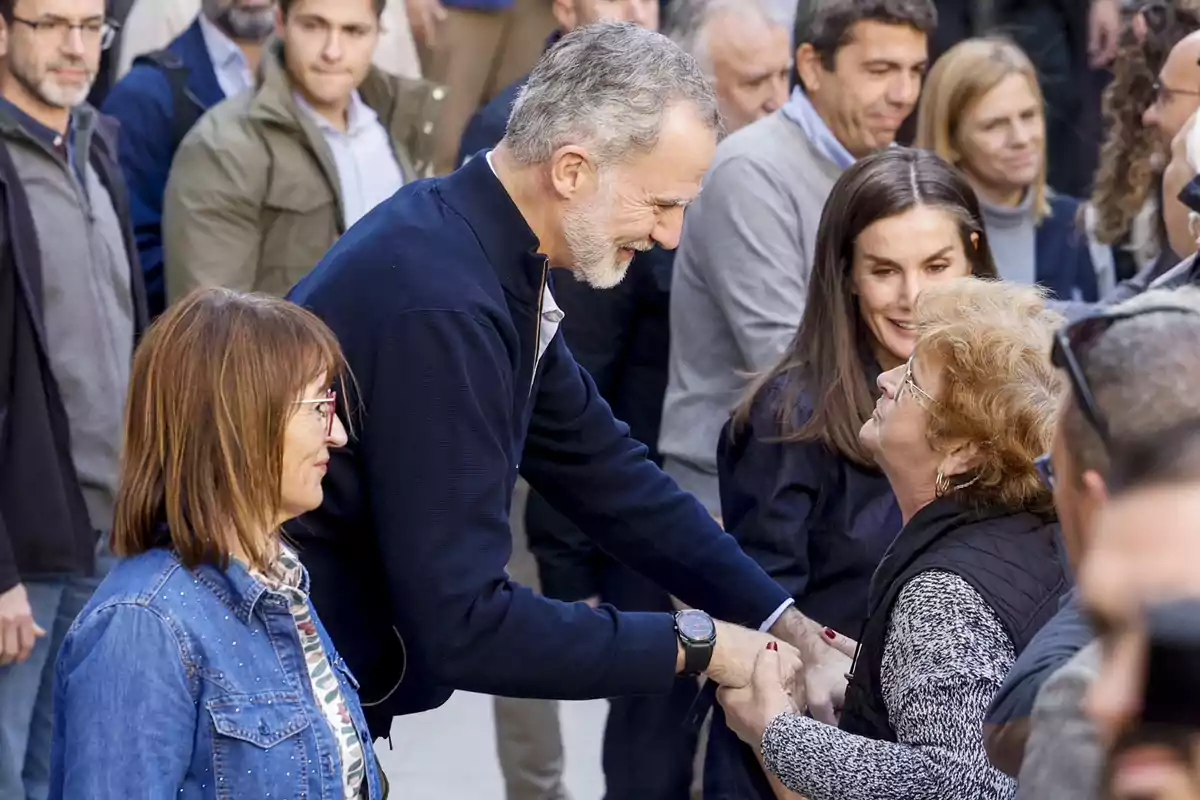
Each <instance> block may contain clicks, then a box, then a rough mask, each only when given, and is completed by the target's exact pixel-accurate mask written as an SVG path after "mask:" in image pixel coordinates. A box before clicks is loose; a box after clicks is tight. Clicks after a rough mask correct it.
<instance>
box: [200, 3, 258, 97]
mask: <svg viewBox="0 0 1200 800" xmlns="http://www.w3.org/2000/svg"><path fill="white" fill-rule="evenodd" d="M200 33H201V34H202V35H203V36H204V46H205V47H206V48H207V49H208V57H209V58H211V59H212V64H213V72H215V73H216V75H217V83H218V84H219V85H220V86H221V91H222V92H224V94H225V96H226V97H233V96H234V95H237V94H241V93H242V92H244V91H246V90H247V89H253V88H254V72H253V71H252V70H251V69H250V62H249V61H247V60H246V54H245V53H244V52H243V51H242V48H240V47H238V45H237V42H235V41H233V39H230V38H229V36H228V35H227V34H226V33H225V31H223V30H221V29H220V28H218V27H217V26H216V25H214V24H213V23H212V22H211V21H209V19H208V17H206V16H204V15H203V14H201V15H200Z"/></svg>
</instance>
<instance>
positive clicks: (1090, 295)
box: [1034, 194, 1100, 303]
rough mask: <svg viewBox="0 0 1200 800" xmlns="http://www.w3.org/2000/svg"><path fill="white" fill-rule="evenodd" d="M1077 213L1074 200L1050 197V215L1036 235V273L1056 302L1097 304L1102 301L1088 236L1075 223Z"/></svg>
mask: <svg viewBox="0 0 1200 800" xmlns="http://www.w3.org/2000/svg"><path fill="white" fill-rule="evenodd" d="M1078 210H1079V201H1078V200H1076V199H1075V198H1073V197H1068V196H1066V195H1062V194H1052V195H1051V196H1050V214H1049V215H1047V216H1046V217H1045V218H1044V219H1043V220H1042V222H1041V224H1040V225H1038V227H1037V231H1036V232H1035V234H1034V258H1035V259H1036V260H1037V263H1036V264H1035V266H1034V269H1035V273H1034V274H1035V275H1036V276H1037V282H1038V283H1039V284H1041V285H1042V286H1045V287H1046V288H1047V289H1049V290H1050V291H1051V292H1053V297H1055V298H1056V299H1059V300H1084V301H1087V302H1089V303H1094V302H1096V301H1097V300H1099V299H1100V289H1099V286H1098V285H1097V282H1096V267H1095V265H1094V264H1093V263H1092V255H1091V253H1090V252H1089V251H1088V238H1087V234H1086V233H1084V231H1083V229H1082V228H1081V227H1080V226H1079V225H1078V224H1077V223H1076V221H1075V218H1076V214H1077V212H1078Z"/></svg>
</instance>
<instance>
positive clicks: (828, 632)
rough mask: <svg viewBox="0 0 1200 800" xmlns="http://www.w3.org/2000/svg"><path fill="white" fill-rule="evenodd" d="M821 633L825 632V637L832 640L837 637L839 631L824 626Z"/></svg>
mask: <svg viewBox="0 0 1200 800" xmlns="http://www.w3.org/2000/svg"><path fill="white" fill-rule="evenodd" d="M821 633H823V634H825V638H826V639H828V640H830V641H833V640H834V639H836V638H837V631H835V630H834V629H833V628H823V629H822V630H821Z"/></svg>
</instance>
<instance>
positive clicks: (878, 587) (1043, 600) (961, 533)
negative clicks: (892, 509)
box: [841, 498, 1068, 742]
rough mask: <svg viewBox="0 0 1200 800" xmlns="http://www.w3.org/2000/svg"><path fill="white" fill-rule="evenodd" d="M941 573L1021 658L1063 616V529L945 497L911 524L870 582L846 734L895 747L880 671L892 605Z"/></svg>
mask: <svg viewBox="0 0 1200 800" xmlns="http://www.w3.org/2000/svg"><path fill="white" fill-rule="evenodd" d="M931 570H941V571H944V572H950V573H952V574H954V575H957V576H959V577H960V578H962V579H963V580H964V581H966V582H967V583H969V584H970V585H971V586H972V588H974V589H975V591H977V592H979V594H980V596H981V597H982V598H983V600H984V602H986V603H987V604H988V606H989V607H990V608H991V609H992V610H993V611H994V612H995V613H996V616H997V617H998V618H999V619H1000V622H1001V624H1002V625H1003V626H1004V630H1005V632H1006V633H1007V634H1008V637H1009V639H1011V640H1012V643H1013V648H1014V649H1015V650H1016V653H1017V655H1018V656H1019V655H1020V654H1021V653H1022V652H1023V651H1024V650H1025V647H1026V646H1027V645H1028V644H1029V642H1030V640H1031V639H1033V636H1034V634H1036V633H1037V632H1038V630H1040V629H1041V627H1042V626H1043V625H1044V624H1046V622H1047V621H1048V620H1049V619H1050V618H1051V617H1052V616H1054V614H1055V612H1057V611H1058V599H1059V597H1060V596H1061V595H1062V594H1063V593H1064V592H1066V590H1067V588H1068V577H1067V569H1066V559H1065V558H1064V557H1063V555H1062V553H1061V550H1060V547H1059V543H1058V523H1056V522H1053V521H1051V520H1048V519H1046V518H1045V517H1042V516H1039V515H1037V514H1033V513H1029V512H1019V513H1012V512H1010V511H1004V510H998V509H990V510H988V509H983V510H974V509H967V508H964V507H962V506H960V505H958V504H957V503H956V502H955V501H954V500H953V499H950V498H941V499H938V500H935V501H933V502H932V503H930V504H929V505H927V506H925V507H924V508H922V509H921V510H920V511H918V512H917V513H916V515H915V516H914V517H913V518H912V519H911V520H909V522H908V524H907V525H906V526H905V527H904V530H903V531H901V532H900V535H899V536H898V537H897V538H896V541H895V542H894V543H893V545H892V547H891V548H890V549H889V550H888V553H887V555H885V556H884V558H883V561H881V562H880V564H879V569H878V571H876V573H875V577H874V578H873V579H872V581H871V592H870V596H869V599H868V616H867V621H866V624H865V625H864V626H863V631H862V634H861V636H860V637H859V652H858V655H857V657H856V658H855V662H854V667H853V679H852V680H851V681H850V686H849V688H848V690H847V692H846V708H845V710H844V711H843V713H842V718H841V728H842V730H845V731H848V732H850V733H853V734H857V735H859V736H866V737H868V738H871V739H881V740H886V741H893V742H894V741H896V734H895V731H894V730H893V729H892V725H891V723H890V721H889V720H888V709H887V705H886V703H885V702H884V697H883V684H882V680H881V675H880V670H881V667H882V663H883V649H884V640H885V638H886V636H887V631H888V622H889V619H890V617H891V613H892V606H893V605H894V604H895V602H896V598H898V597H899V596H900V592H901V590H903V589H904V586H905V584H907V583H908V581H909V580H911V579H912V578H915V577H916V576H917V575H920V574H921V573H923V572H929V571H931Z"/></svg>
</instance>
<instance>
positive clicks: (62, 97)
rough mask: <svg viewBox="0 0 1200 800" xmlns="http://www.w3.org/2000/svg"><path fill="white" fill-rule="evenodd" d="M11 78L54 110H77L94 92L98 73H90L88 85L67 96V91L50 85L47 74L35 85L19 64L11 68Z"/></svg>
mask: <svg viewBox="0 0 1200 800" xmlns="http://www.w3.org/2000/svg"><path fill="white" fill-rule="evenodd" d="M9 77H10V78H11V79H12V80H14V81H16V82H17V83H19V84H21V86H22V87H23V88H24V89H25V91H26V92H28V93H29V94H31V95H33V96H34V97H37V98H39V99H40V100H41V101H42V102H43V103H45V104H46V105H49V106H53V107H54V108H68V109H70V108H75V106H77V105H80V104H81V103H83V102H84V101H85V100H87V97H88V95H89V94H91V91H92V84H93V83H95V81H96V73H94V72H90V71H89V77H88V81H87V83H86V84H84V85H83V86H81V87H79V88H78V89H76V90H75V92H74V95H73V96H70V95H68V94H66V92H65V90H64V91H60V90H59V87H57V86H54V85H53V84H51V83H50V75H49V73H48V72H47V74H46V77H44V78H43V79H42V81H41V82H40V83H34V82H33V81H31V80H30V79H29V77H28V76H26V75H25V74H24V72H23V71H22V70H21V68H20V65H19V64H12V65H11V66H10V67H9Z"/></svg>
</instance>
